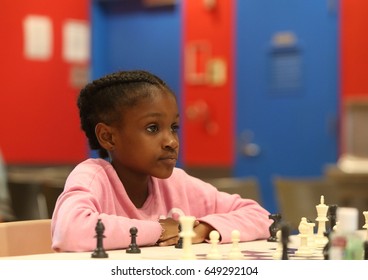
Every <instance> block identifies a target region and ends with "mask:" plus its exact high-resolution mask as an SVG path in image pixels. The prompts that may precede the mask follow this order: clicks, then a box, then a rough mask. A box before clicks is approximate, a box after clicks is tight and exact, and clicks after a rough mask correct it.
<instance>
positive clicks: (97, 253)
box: [91, 219, 109, 258]
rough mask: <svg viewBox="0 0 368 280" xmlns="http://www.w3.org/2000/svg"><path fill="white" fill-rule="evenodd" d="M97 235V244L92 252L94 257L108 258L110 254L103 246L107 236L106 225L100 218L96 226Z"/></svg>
mask: <svg viewBox="0 0 368 280" xmlns="http://www.w3.org/2000/svg"><path fill="white" fill-rule="evenodd" d="M95 231H96V235H95V238H97V246H96V249H95V250H94V252H93V253H92V255H91V257H92V258H108V257H109V255H108V254H107V253H106V252H105V249H104V248H103V239H104V238H105V236H104V235H103V234H104V231H105V226H104V224H103V223H102V222H101V219H98V221H97V224H96V227H95Z"/></svg>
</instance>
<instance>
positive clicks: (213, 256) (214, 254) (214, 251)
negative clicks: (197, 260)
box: [207, 230, 222, 260]
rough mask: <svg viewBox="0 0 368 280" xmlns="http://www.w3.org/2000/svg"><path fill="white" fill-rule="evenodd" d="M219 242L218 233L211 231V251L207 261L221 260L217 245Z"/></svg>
mask: <svg viewBox="0 0 368 280" xmlns="http://www.w3.org/2000/svg"><path fill="white" fill-rule="evenodd" d="M219 240H220V234H219V233H218V231H216V230H213V231H211V232H210V243H211V250H210V252H209V253H208V254H207V259H209V260H219V259H222V256H221V254H220V252H219V250H218V243H219Z"/></svg>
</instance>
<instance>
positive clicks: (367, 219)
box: [363, 211, 368, 241]
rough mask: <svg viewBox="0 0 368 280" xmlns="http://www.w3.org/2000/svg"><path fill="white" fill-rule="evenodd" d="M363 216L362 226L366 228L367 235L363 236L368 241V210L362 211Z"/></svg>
mask: <svg viewBox="0 0 368 280" xmlns="http://www.w3.org/2000/svg"><path fill="white" fill-rule="evenodd" d="M363 215H364V218H365V224H364V225H363V228H365V229H366V230H367V235H366V237H365V240H367V241H368V211H364V212H363Z"/></svg>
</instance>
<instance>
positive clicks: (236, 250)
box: [228, 229, 244, 260]
mask: <svg viewBox="0 0 368 280" xmlns="http://www.w3.org/2000/svg"><path fill="white" fill-rule="evenodd" d="M231 241H232V247H231V250H230V253H229V256H228V258H229V259H230V260H241V259H244V256H243V254H242V252H241V250H240V247H239V241H240V231H238V230H236V229H235V230H233V231H232V232H231Z"/></svg>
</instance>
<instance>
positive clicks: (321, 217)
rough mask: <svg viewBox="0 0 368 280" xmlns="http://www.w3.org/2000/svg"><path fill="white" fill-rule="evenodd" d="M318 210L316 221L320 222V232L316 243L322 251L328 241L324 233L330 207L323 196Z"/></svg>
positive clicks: (318, 231)
mask: <svg viewBox="0 0 368 280" xmlns="http://www.w3.org/2000/svg"><path fill="white" fill-rule="evenodd" d="M316 209H317V218H316V221H317V222H318V230H317V236H316V240H315V241H316V245H317V248H321V249H322V248H323V247H324V246H325V245H326V243H327V241H328V240H327V238H326V236H325V235H324V232H325V231H326V222H327V221H328V218H327V211H328V206H327V205H326V204H325V198H324V196H323V195H321V200H320V204H318V205H317V206H316Z"/></svg>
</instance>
